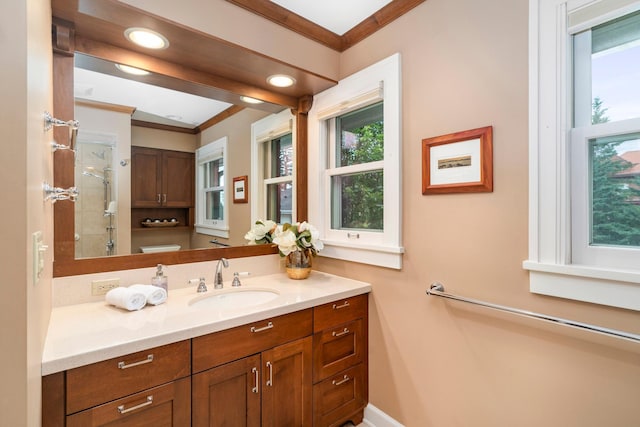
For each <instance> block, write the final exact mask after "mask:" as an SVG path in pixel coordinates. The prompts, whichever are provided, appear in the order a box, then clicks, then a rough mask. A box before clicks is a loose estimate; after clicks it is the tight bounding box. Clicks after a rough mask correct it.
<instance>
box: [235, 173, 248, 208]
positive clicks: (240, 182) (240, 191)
mask: <svg viewBox="0 0 640 427" xmlns="http://www.w3.org/2000/svg"><path fill="white" fill-rule="evenodd" d="M247 181H248V177H247V175H244V176H238V177H235V178H233V203H247V202H248V201H249V187H248V186H247Z"/></svg>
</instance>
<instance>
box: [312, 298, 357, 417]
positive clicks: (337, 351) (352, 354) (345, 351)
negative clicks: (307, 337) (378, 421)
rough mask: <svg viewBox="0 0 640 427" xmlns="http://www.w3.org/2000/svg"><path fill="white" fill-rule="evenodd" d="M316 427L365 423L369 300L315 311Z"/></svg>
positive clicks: (347, 301) (344, 302)
mask: <svg viewBox="0 0 640 427" xmlns="http://www.w3.org/2000/svg"><path fill="white" fill-rule="evenodd" d="M313 316H314V324H313V329H314V334H313V384H314V385H313V414H314V426H316V427H325V426H340V425H343V424H344V423H346V422H347V421H351V422H353V423H354V424H356V425H357V424H359V423H360V422H362V418H363V411H364V407H365V406H366V404H367V401H368V376H367V369H368V368H367V364H368V357H367V353H368V350H367V348H368V338H367V337H368V297H367V295H360V296H356V297H353V298H347V299H344V300H340V301H335V302H332V303H329V304H324V305H321V306H318V307H315V308H314V309H313Z"/></svg>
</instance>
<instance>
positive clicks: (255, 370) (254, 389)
mask: <svg viewBox="0 0 640 427" xmlns="http://www.w3.org/2000/svg"><path fill="white" fill-rule="evenodd" d="M251 372H252V373H253V375H254V378H255V384H256V385H255V387H253V388H252V389H251V392H252V393H258V390H259V389H258V384H259V381H260V379H259V378H258V368H251Z"/></svg>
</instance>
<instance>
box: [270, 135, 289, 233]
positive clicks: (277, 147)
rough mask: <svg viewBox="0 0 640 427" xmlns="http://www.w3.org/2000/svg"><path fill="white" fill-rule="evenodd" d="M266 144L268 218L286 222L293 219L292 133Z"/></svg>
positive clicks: (279, 222)
mask: <svg viewBox="0 0 640 427" xmlns="http://www.w3.org/2000/svg"><path fill="white" fill-rule="evenodd" d="M263 144H264V146H265V147H264V153H265V155H264V162H265V164H264V188H265V202H266V210H267V218H268V219H270V220H272V221H275V222H277V223H278V224H284V223H286V222H288V223H291V222H292V221H293V215H292V213H293V210H292V209H293V203H292V199H293V191H292V190H293V144H292V137H291V134H290V133H289V134H286V135H283V136H281V137H279V138H275V139H272V140H269V141H266V142H264V143H263Z"/></svg>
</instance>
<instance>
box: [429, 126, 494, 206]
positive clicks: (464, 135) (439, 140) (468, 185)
mask: <svg viewBox="0 0 640 427" xmlns="http://www.w3.org/2000/svg"><path fill="white" fill-rule="evenodd" d="M492 191H493V127H492V126H487V127H482V128H478V129H471V130H466V131H463V132H456V133H452V134H449V135H441V136H436V137H433V138H425V139H423V140H422V194H445V193H483V192H492Z"/></svg>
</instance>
